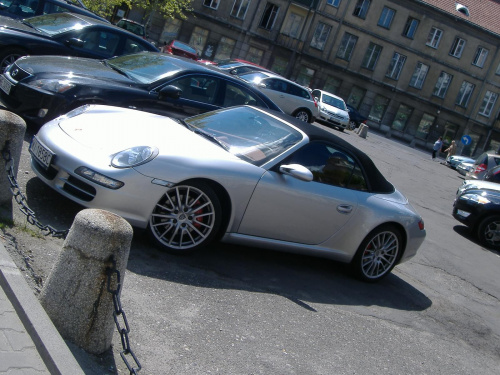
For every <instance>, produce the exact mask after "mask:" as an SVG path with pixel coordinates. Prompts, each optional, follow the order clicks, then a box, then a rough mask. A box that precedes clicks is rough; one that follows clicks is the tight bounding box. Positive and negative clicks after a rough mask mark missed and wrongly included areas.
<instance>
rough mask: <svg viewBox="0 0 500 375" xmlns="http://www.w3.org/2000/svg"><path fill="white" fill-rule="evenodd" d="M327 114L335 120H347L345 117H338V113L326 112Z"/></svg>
mask: <svg viewBox="0 0 500 375" xmlns="http://www.w3.org/2000/svg"><path fill="white" fill-rule="evenodd" d="M326 113H328V116H330V117H333V118H336V119H339V120H346V118H345V117H344V116H341V115H338V114H336V113H333V112H330V111H326Z"/></svg>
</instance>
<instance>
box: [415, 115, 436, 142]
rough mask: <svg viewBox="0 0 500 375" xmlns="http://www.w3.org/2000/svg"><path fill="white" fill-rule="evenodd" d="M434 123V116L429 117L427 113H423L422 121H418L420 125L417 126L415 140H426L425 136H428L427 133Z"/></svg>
mask: <svg viewBox="0 0 500 375" xmlns="http://www.w3.org/2000/svg"><path fill="white" fill-rule="evenodd" d="M434 121H436V117H435V116H432V115H429V114H428V113H424V115H423V116H422V119H421V120H420V123H419V124H418V128H417V132H416V133H415V136H416V137H417V138H421V139H426V138H427V136H428V135H429V131H430V130H431V128H432V125H434Z"/></svg>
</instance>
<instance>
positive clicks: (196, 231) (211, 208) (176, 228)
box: [148, 182, 222, 254]
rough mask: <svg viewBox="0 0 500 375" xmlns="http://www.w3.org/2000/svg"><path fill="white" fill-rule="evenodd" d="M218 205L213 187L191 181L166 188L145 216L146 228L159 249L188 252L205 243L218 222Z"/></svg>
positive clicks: (209, 238) (217, 228)
mask: <svg viewBox="0 0 500 375" xmlns="http://www.w3.org/2000/svg"><path fill="white" fill-rule="evenodd" d="M221 216H222V209H221V205H220V202H219V198H218V197H217V195H216V194H215V192H214V191H213V189H212V188H211V187H210V186H209V185H208V184H206V183H203V182H192V183H190V184H186V185H178V186H174V187H172V188H171V189H169V190H168V191H167V192H166V193H165V194H164V195H163V196H162V197H161V198H160V200H159V201H158V203H157V204H156V206H155V208H154V209H153V212H152V213H151V217H150V219H149V227H148V229H149V232H150V234H151V236H152V238H153V240H154V241H155V242H156V243H157V244H158V245H160V247H161V248H162V249H163V250H166V251H168V252H171V253H177V254H186V253H191V252H193V251H195V250H197V249H199V248H201V247H204V246H206V245H208V244H209V243H210V242H212V240H213V239H214V238H215V236H216V235H217V232H218V231H219V228H220V225H221Z"/></svg>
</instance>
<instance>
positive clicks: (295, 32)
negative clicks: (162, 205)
mask: <svg viewBox="0 0 500 375" xmlns="http://www.w3.org/2000/svg"><path fill="white" fill-rule="evenodd" d="M302 20H303V17H302V16H301V15H298V14H297V13H293V12H291V13H290V15H289V16H288V17H287V19H286V23H285V27H283V34H285V35H288V36H290V37H292V38H298V36H299V32H300V26H301V25H302Z"/></svg>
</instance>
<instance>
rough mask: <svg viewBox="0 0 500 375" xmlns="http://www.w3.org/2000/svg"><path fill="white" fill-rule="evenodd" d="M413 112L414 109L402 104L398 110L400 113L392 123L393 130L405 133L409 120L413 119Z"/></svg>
mask: <svg viewBox="0 0 500 375" xmlns="http://www.w3.org/2000/svg"><path fill="white" fill-rule="evenodd" d="M412 112H413V108H412V107H408V106H407V105H404V104H401V105H400V106H399V108H398V112H397V113H396V116H395V117H394V121H393V122H392V125H391V128H393V129H394V130H399V131H401V132H402V131H404V130H405V127H406V124H407V123H408V120H409V119H410V117H411V114H412Z"/></svg>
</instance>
